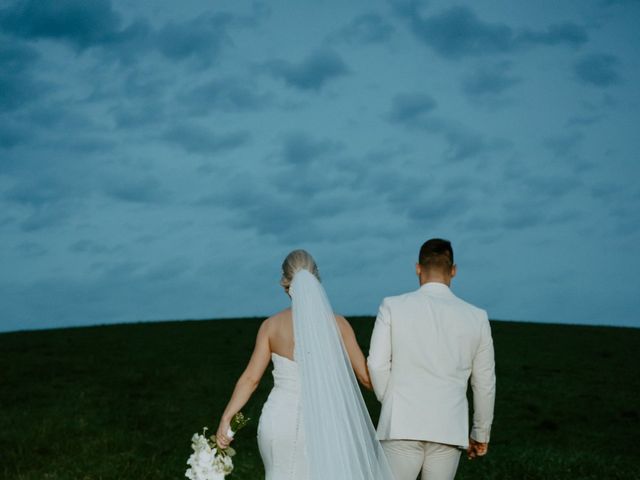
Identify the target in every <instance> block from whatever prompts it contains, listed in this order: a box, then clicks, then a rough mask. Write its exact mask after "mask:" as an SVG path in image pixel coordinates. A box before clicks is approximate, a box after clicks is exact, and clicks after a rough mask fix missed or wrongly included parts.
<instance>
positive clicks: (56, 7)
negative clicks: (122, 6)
mask: <svg viewBox="0 0 640 480" xmlns="http://www.w3.org/2000/svg"><path fill="white" fill-rule="evenodd" d="M120 23H121V19H120V15H119V14H118V13H117V12H115V11H114V10H113V8H112V6H111V2H110V1H109V0H92V1H90V2H86V1H84V0H56V1H55V2H46V1H44V2H43V1H39V0H24V1H16V2H14V3H13V4H12V5H10V6H9V7H7V8H5V9H4V10H2V11H0V25H1V26H2V28H3V29H4V30H5V31H7V32H11V33H13V34H15V35H17V36H20V37H23V38H29V39H41V38H46V39H51V40H62V41H65V42H68V43H70V44H71V45H73V46H74V47H75V48H77V49H79V50H84V49H86V48H88V47H91V46H94V45H101V44H105V43H112V42H114V41H115V40H116V39H117V37H118V35H119V30H120Z"/></svg>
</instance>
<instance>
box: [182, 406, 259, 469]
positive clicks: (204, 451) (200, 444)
mask: <svg viewBox="0 0 640 480" xmlns="http://www.w3.org/2000/svg"><path fill="white" fill-rule="evenodd" d="M249 420H250V419H249V418H245V416H244V415H243V414H242V412H238V413H236V414H235V416H234V417H233V420H231V428H230V429H229V432H228V435H229V436H230V437H233V436H234V435H235V434H236V433H237V432H238V430H240V429H241V428H243V427H244V426H245V425H246V424H247V423H248V422H249ZM207 430H208V429H207V427H204V428H203V429H202V433H201V434H199V433H194V434H193V437H191V448H192V449H193V453H192V454H191V456H190V457H189V459H188V460H187V465H189V468H188V469H187V471H186V473H185V474H184V475H185V477H187V478H188V479H189V480H224V477H226V476H227V475H229V474H230V473H231V472H232V471H233V461H232V460H231V457H233V456H234V455H235V454H236V451H235V450H234V449H233V448H231V447H227V448H220V447H219V446H218V443H217V442H216V437H215V435H211V436H210V437H209V438H207V437H206V433H207Z"/></svg>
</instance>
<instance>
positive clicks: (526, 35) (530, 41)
mask: <svg viewBox="0 0 640 480" xmlns="http://www.w3.org/2000/svg"><path fill="white" fill-rule="evenodd" d="M588 40H589V35H588V34H587V30H586V29H585V28H584V27H583V26H581V25H576V24H575V23H570V22H565V23H559V24H555V25H550V26H549V27H547V29H546V30H545V31H540V32H535V31H532V30H524V31H523V32H521V33H520V34H518V36H517V37H516V43H520V44H522V45H551V46H553V45H568V46H570V47H575V48H577V47H580V46H582V45H584V44H585V43H587V41H588Z"/></svg>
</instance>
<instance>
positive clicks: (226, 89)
mask: <svg viewBox="0 0 640 480" xmlns="http://www.w3.org/2000/svg"><path fill="white" fill-rule="evenodd" d="M179 102H180V105H181V106H183V107H185V108H186V109H187V111H188V112H189V113H191V114H197V115H203V114H205V113H208V112H210V111H212V110H220V111H223V112H249V111H256V110H260V109H262V108H264V107H266V106H267V105H268V104H269V103H270V102H271V96H270V95H267V94H263V93H260V92H259V91H258V89H257V87H256V85H255V84H253V83H252V82H250V81H249V80H247V79H241V78H222V79H217V80H211V81H210V82H207V83H205V84H202V85H199V86H197V87H195V88H193V89H192V90H191V91H189V92H187V93H185V94H182V95H180V96H179Z"/></svg>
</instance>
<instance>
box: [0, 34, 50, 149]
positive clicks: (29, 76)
mask: <svg viewBox="0 0 640 480" xmlns="http://www.w3.org/2000/svg"><path fill="white" fill-rule="evenodd" d="M39 58H40V55H39V54H38V52H37V50H36V49H34V48H33V47H30V46H27V45H24V44H22V43H20V42H16V41H14V40H13V39H10V38H8V37H6V36H4V35H0V112H2V111H13V110H16V109H18V108H21V107H23V106H25V105H27V104H30V103H32V102H34V101H36V100H38V99H39V98H40V97H41V96H42V95H43V94H44V93H45V92H48V91H49V90H50V88H51V86H50V85H49V84H47V83H45V82H42V81H39V80H37V79H36V78H35V70H36V69H35V65H36V64H37V61H38V59H39ZM9 143H10V142H9Z"/></svg>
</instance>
